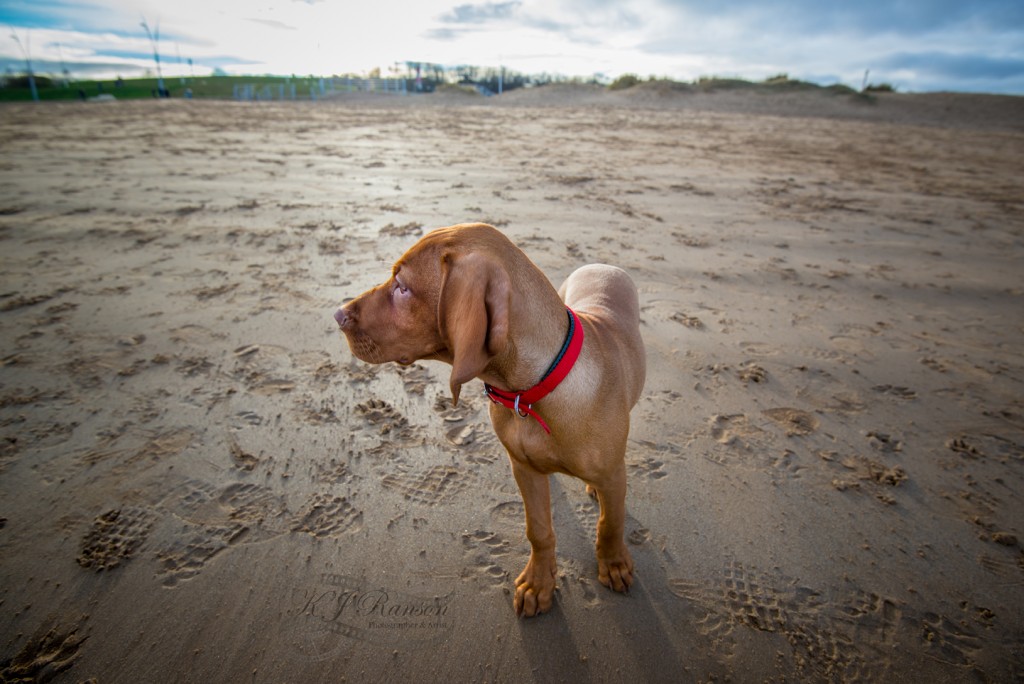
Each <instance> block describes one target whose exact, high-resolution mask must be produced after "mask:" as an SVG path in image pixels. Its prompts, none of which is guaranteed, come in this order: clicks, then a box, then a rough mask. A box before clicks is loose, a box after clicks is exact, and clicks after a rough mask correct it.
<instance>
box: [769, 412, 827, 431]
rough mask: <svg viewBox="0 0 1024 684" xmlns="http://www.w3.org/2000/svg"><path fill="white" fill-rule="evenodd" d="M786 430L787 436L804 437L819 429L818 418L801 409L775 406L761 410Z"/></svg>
mask: <svg viewBox="0 0 1024 684" xmlns="http://www.w3.org/2000/svg"><path fill="white" fill-rule="evenodd" d="M761 413H762V414H763V415H764V416H766V417H767V418H770V419H771V420H773V421H775V422H776V423H778V424H779V425H780V426H782V427H783V428H784V429H785V430H786V436H787V437H803V436H805V435H809V434H811V433H812V432H814V431H815V430H817V429H818V425H819V421H818V419H817V418H816V417H815V416H813V415H811V414H810V413H807V412H806V411H801V410H800V409H794V408H774V409H766V410H764V411H762V412H761Z"/></svg>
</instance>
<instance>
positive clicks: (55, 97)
mask: <svg viewBox="0 0 1024 684" xmlns="http://www.w3.org/2000/svg"><path fill="white" fill-rule="evenodd" d="M318 82H319V80H318V79H309V78H294V79H292V78H286V77H284V76H208V77H206V78H195V79H193V78H189V79H186V82H185V84H184V85H182V83H181V79H180V78H177V77H175V78H165V79H164V86H165V87H166V88H167V89H168V90H169V91H170V92H171V97H172V98H181V97H184V96H185V89H186V88H191V89H192V96H193V97H196V98H211V99H226V100H230V99H231V98H232V97H234V87H235V85H243V86H244V85H252V86H253V88H254V90H255V91H256V92H259V91H261V90H263V87H264V86H270V89H271V92H272V94H273V96H274V99H275V100H276V99H278V98H279V88H278V87H279V86H280V85H282V84H284V85H285V93H286V96H287V97H290V96H291V88H290V85H288V84H290V83H295V91H296V92H295V96H296V98H297V99H309V88H310V86H311V85H314V84H317V83H318ZM122 83H123V85H122V86H121V87H120V88H119V87H117V84H116V82H115V81H114V80H104V81H74V82H73V83H71V86H70V87H67V88H65V87H64V86H63V85H61V84H60V83H52V82H51V81H50V79H48V78H43V77H36V88H37V89H38V91H39V99H40V100H41V101H46V102H52V101H59V100H78V99H79V98H80V95H79V90H81V91H83V92H84V93H85V95H86V97H95V96H96V95H100V94H109V95H113V96H114V97H116V98H117V99H119V100H131V99H141V98H152V97H153V91H155V90H156V84H157V80H156V79H155V78H137V79H125V80H124V81H123V82H122ZM31 100H32V92H31V90H30V89H29V86H28V82H27V79H25V78H24V77H19V78H17V79H13V80H12V81H11V82H10V83H8V84H7V85H6V86H5V87H3V88H0V102H27V101H31Z"/></svg>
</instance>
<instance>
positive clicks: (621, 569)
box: [597, 544, 633, 592]
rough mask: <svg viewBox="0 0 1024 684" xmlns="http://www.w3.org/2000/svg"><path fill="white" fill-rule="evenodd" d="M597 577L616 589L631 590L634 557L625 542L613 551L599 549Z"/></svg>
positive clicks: (620, 590) (605, 584)
mask: <svg viewBox="0 0 1024 684" xmlns="http://www.w3.org/2000/svg"><path fill="white" fill-rule="evenodd" d="M597 579H598V581H600V582H601V584H603V585H604V586H606V587H608V588H609V589H613V590H615V591H619V592H624V591H629V588H630V586H632V584H633V557H632V556H630V555H629V549H627V548H626V545H625V544H622V545H620V547H619V548H617V549H615V550H614V551H613V552H611V553H602V550H601V549H598V550H597Z"/></svg>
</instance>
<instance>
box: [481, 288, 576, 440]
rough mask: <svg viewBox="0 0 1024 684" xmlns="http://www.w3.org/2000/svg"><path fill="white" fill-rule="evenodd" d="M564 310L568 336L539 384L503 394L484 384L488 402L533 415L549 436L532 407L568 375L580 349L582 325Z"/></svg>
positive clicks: (572, 313)
mask: <svg viewBox="0 0 1024 684" xmlns="http://www.w3.org/2000/svg"><path fill="white" fill-rule="evenodd" d="M565 310H566V311H567V312H568V316H569V334H567V335H566V336H565V343H564V344H562V349H561V351H559V352H558V356H556V357H555V360H554V362H553V363H552V364H551V366H549V367H548V369H547V372H545V373H544V376H543V377H542V378H541V379H540V382H538V383H537V384H536V385H534V386H533V387H531V388H530V389H528V390H523V391H522V392H506V391H504V390H500V389H496V388H494V387H491V386H490V385H488V384H487V383H484V389H485V390H486V391H487V396H488V397H490V398H491V401H493V402H494V403H496V404H501V405H502V406H504V407H506V408H510V409H512V410H513V411H515V412H516V413H518V414H519V416H520V417H522V418H525V417H526V416H533V417H534V418H536V419H537V422H538V423H540V426H541V427H542V428H544V432H546V433H548V434H551V429H550V428H549V427H548V424H547V423H545V422H544V420H543V419H542V418H541V417H540V416H539V415H537V412H536V411H534V410H533V405H534V403H536V402H538V401H540V400H541V399H543V398H544V397H546V396H547V395H548V394H550V393H551V391H552V390H554V389H555V388H556V387H558V385H559V383H560V382H562V380H564V379H565V376H567V375H568V374H569V371H571V370H572V367H573V366H574V365H575V364H576V359H578V358H579V357H580V350H581V349H583V325H582V324H581V323H580V319H579V318H578V317H577V316H576V312H575V311H573V310H572V309H570V308H569V307H565Z"/></svg>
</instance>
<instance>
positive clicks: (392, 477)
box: [381, 465, 474, 506]
mask: <svg viewBox="0 0 1024 684" xmlns="http://www.w3.org/2000/svg"><path fill="white" fill-rule="evenodd" d="M473 479H474V476H473V474H472V473H471V472H469V471H462V470H459V469H458V468H455V467H453V466H445V465H436V466H433V467H431V468H429V469H428V470H426V471H423V472H420V473H388V474H387V475H385V476H384V477H383V478H382V479H381V484H383V485H384V486H385V487H387V488H388V489H393V490H395V491H397V492H399V493H400V494H402V496H404V497H405V498H406V500H408V501H415V502H416V503H421V504H425V505H427V506H436V505H437V504H439V503H444V502H447V501H449V500H451V499H452V498H454V497H455V496H457V495H458V494H459V493H461V492H462V491H463V490H465V489H466V488H468V487H469V485H470V483H471V482H472V481H473Z"/></svg>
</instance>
